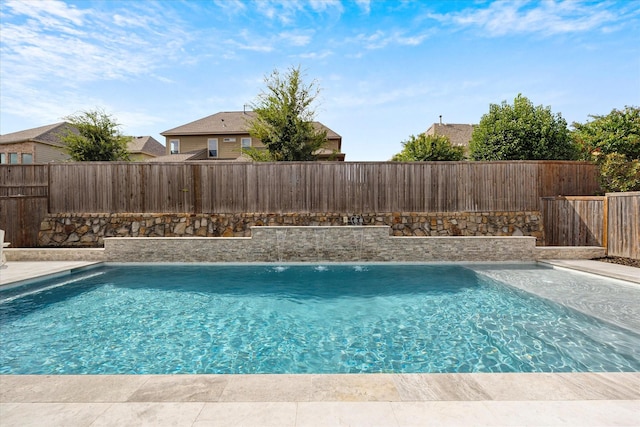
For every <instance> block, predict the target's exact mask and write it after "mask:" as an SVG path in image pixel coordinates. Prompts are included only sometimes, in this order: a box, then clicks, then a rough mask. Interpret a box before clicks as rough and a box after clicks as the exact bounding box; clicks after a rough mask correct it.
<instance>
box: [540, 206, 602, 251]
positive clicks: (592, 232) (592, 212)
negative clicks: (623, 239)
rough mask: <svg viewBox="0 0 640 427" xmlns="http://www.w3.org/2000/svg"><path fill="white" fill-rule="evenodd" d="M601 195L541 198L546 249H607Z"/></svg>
mask: <svg viewBox="0 0 640 427" xmlns="http://www.w3.org/2000/svg"><path fill="white" fill-rule="evenodd" d="M605 200H606V198H605V197H604V196H600V197H598V196H592V197H585V196H582V197H575V196H572V197H562V196H557V197H543V198H542V209H541V210H542V218H543V219H542V223H543V224H544V242H545V244H546V245H547V246H606V241H607V233H606V230H605V221H603V218H604V217H605V216H604V212H605Z"/></svg>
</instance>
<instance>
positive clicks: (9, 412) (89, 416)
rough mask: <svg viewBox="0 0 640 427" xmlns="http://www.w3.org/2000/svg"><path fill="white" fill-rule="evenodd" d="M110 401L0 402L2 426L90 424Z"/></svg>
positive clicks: (0, 421) (34, 426)
mask: <svg viewBox="0 0 640 427" xmlns="http://www.w3.org/2000/svg"><path fill="white" fill-rule="evenodd" d="M111 405H112V404H111V403H30V404H26V403H25V404H15V405H14V404H4V403H3V404H0V414H1V415H0V425H2V426H3V427H31V426H33V427H42V426H45V425H46V426H47V427H69V426H92V425H93V422H95V421H96V420H97V419H98V417H100V416H101V415H102V414H103V413H104V412H105V411H106V410H107V409H109V407H110V406H111Z"/></svg>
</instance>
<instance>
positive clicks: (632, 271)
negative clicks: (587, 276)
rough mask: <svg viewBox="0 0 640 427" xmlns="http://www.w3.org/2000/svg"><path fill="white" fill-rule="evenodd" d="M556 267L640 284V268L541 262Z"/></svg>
mask: <svg viewBox="0 0 640 427" xmlns="http://www.w3.org/2000/svg"><path fill="white" fill-rule="evenodd" d="M540 262H541V263H544V264H550V265H553V266H556V267H564V268H570V269H572V270H578V271H583V272H585V273H591V274H597V275H600V276H605V277H611V278H614V279H620V280H626V281H628V282H633V283H638V284H640V268H636V267H630V266H628V265H620V264H613V263H610V262H602V261H592V260H558V259H555V260H554V259H550V260H545V261H540Z"/></svg>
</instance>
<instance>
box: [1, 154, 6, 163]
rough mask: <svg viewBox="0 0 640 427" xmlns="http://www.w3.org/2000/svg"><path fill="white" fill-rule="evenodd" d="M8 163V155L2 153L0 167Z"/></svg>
mask: <svg viewBox="0 0 640 427" xmlns="http://www.w3.org/2000/svg"><path fill="white" fill-rule="evenodd" d="M5 163H7V153H0V165H4V164H5Z"/></svg>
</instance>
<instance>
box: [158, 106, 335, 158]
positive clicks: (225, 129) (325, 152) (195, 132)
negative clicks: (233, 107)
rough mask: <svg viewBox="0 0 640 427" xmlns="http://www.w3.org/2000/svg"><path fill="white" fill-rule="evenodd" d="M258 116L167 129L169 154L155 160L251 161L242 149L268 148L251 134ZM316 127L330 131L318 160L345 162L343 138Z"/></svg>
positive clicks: (235, 115) (243, 114)
mask: <svg viewBox="0 0 640 427" xmlns="http://www.w3.org/2000/svg"><path fill="white" fill-rule="evenodd" d="M255 117H256V114H255V113H254V112H253V111H229V112H221V113H217V114H214V115H211V116H207V117H204V118H202V119H200V120H196V121H194V122H191V123H187V124H185V125H182V126H178V127H176V128H173V129H169V130H166V131H164V132H162V133H160V135H162V136H164V137H165V138H166V154H167V155H166V156H164V157H162V158H157V159H154V161H190V160H242V161H250V159H249V158H247V157H244V156H243V155H242V149H243V148H250V147H254V148H257V149H265V147H264V145H263V144H262V142H261V141H260V140H259V139H256V138H253V137H251V135H249V122H250V121H251V120H252V119H253V118H255ZM314 126H315V127H316V128H318V129H322V130H325V131H327V144H326V145H325V146H324V147H323V148H322V149H321V150H319V151H318V153H317V154H318V159H319V160H339V161H344V156H345V155H344V153H342V152H341V151H340V150H341V148H342V137H341V136H340V135H338V134H337V133H335V132H334V131H332V130H331V129H329V128H328V127H326V126H325V125H323V124H322V123H320V122H314Z"/></svg>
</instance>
